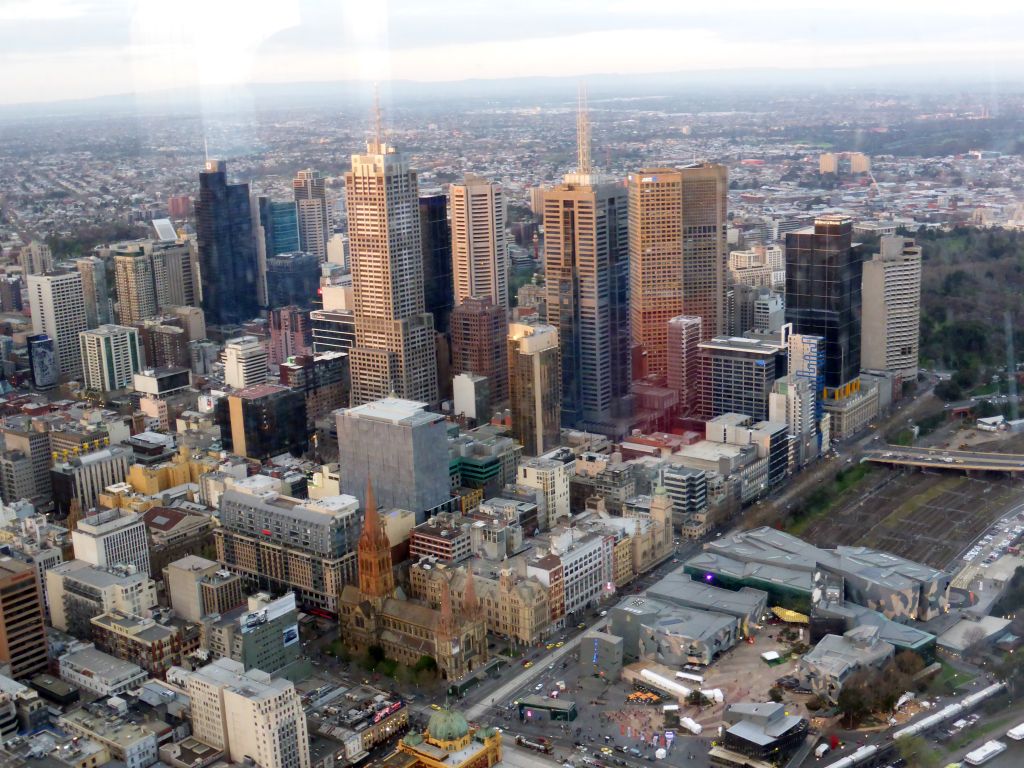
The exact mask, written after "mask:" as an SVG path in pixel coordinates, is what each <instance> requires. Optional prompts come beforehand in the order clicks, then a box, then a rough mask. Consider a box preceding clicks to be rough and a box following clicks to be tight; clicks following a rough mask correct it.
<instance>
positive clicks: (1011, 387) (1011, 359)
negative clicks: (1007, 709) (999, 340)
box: [1003, 310, 1020, 421]
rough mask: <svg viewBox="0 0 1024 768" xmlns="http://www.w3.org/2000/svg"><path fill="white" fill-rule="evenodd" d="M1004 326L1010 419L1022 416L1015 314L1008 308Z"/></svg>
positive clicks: (1007, 397)
mask: <svg viewBox="0 0 1024 768" xmlns="http://www.w3.org/2000/svg"><path fill="white" fill-rule="evenodd" d="M1003 326H1004V328H1005V333H1006V399H1007V400H1009V401H1010V420H1011V421H1016V420H1017V419H1018V418H1020V409H1019V408H1018V406H1017V359H1016V358H1017V356H1016V355H1015V354H1014V353H1013V315H1011V314H1010V310H1006V314H1004V315H1003Z"/></svg>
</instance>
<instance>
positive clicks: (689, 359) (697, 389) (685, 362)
mask: <svg viewBox="0 0 1024 768" xmlns="http://www.w3.org/2000/svg"><path fill="white" fill-rule="evenodd" d="M701 324H702V321H701V318H699V317H693V316H688V315H680V316H678V317H673V318H671V319H670V320H669V321H668V341H667V347H666V366H667V374H668V377H667V383H668V388H669V389H672V390H675V391H676V392H678V393H679V406H678V409H679V411H678V412H679V415H680V416H681V417H683V418H688V417H692V416H696V415H697V413H698V412H699V410H700V398H701V352H700V341H701Z"/></svg>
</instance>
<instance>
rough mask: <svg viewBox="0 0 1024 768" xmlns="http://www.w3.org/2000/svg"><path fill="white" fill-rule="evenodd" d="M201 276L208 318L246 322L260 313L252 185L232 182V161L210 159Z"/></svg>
mask: <svg viewBox="0 0 1024 768" xmlns="http://www.w3.org/2000/svg"><path fill="white" fill-rule="evenodd" d="M196 234H197V240H198V246H199V274H200V285H201V288H202V304H203V310H204V311H205V313H206V322H207V323H209V324H211V325H228V324H231V323H240V322H242V321H244V320H249V319H251V318H253V317H255V316H256V314H257V313H258V311H259V304H258V297H257V284H258V282H259V281H258V264H257V258H256V241H255V239H254V238H253V223H252V214H251V212H250V210H249V185H248V184H228V183H227V163H225V162H224V161H223V160H207V161H206V167H205V170H204V171H203V172H202V173H200V174H199V199H198V200H196Z"/></svg>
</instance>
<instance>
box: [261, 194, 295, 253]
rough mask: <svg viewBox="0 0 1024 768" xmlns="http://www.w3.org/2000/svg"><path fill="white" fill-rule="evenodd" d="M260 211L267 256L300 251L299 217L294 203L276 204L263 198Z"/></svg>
mask: <svg viewBox="0 0 1024 768" xmlns="http://www.w3.org/2000/svg"><path fill="white" fill-rule="evenodd" d="M259 211H260V224H261V225H262V226H263V240H264V242H265V243H266V247H267V256H277V254H279V253H294V252H295V251H297V250H299V217H298V213H297V212H296V210H295V203H294V202H276V201H274V200H271V199H270V198H269V197H262V196H261V197H260V198H259Z"/></svg>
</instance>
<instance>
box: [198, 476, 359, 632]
mask: <svg viewBox="0 0 1024 768" xmlns="http://www.w3.org/2000/svg"><path fill="white" fill-rule="evenodd" d="M278 486H279V483H278V482H277V481H276V480H274V479H273V478H270V477H267V476H266V475H254V476H252V477H248V478H246V479H244V480H236V481H233V482H232V483H231V485H230V487H229V488H228V489H227V490H226V491H225V492H224V494H223V495H222V496H221V502H220V507H221V525H219V526H218V527H217V528H216V529H215V530H214V533H213V537H214V543H215V544H216V546H217V559H218V560H219V561H220V562H221V563H223V564H224V565H226V566H227V567H229V568H230V569H231V570H232V571H234V572H235V573H239V574H241V575H242V577H243V578H244V579H245V581H246V584H247V585H248V586H249V587H250V588H251V589H263V590H271V591H274V592H278V593H279V592H285V591H289V590H291V591H294V592H295V595H296V598H297V600H298V602H299V604H300V605H301V606H302V607H303V608H306V609H308V608H316V609H318V610H322V611H328V612H330V613H337V610H338V595H339V594H340V593H341V589H342V587H343V586H344V585H345V584H349V583H353V582H354V581H355V579H356V547H357V544H358V541H359V531H360V524H361V516H360V515H359V505H358V502H357V501H356V500H355V498H353V497H352V496H350V495H341V496H327V497H324V498H322V499H317V500H316V501H313V500H308V501H303V500H300V499H295V498H291V497H289V496H284V495H282V494H280V493H278V492H277V488H278Z"/></svg>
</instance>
